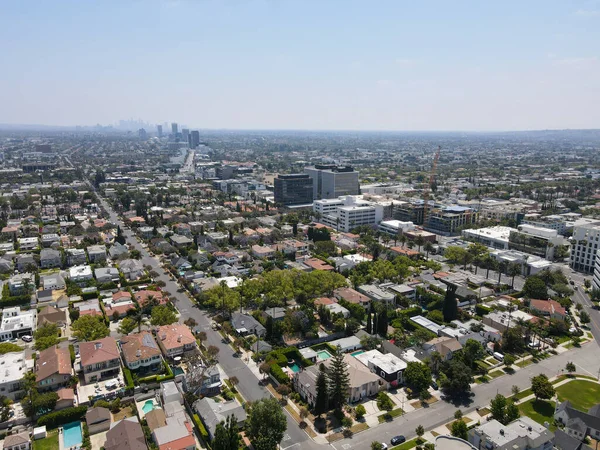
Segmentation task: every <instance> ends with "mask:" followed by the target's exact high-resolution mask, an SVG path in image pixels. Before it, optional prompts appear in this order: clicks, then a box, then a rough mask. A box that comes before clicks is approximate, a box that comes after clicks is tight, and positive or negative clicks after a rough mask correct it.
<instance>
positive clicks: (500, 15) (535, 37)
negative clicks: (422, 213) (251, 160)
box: [0, 0, 600, 131]
mask: <svg viewBox="0 0 600 450" xmlns="http://www.w3.org/2000/svg"><path fill="white" fill-rule="evenodd" d="M0 58H1V59H0V61H1V62H0V123H9V124H44V125H65V126H70V125H94V124H97V123H100V124H104V125H106V124H111V123H115V122H116V121H118V120H119V119H129V118H135V119H138V118H139V119H142V120H144V121H148V122H151V123H163V122H179V123H185V124H188V125H189V126H191V127H194V128H201V129H220V128H227V129H310V130H397V131H417V130H419V131H421V130H465V131H468V130H472V131H485V130H490V131H491V130H530V129H566V128H600V0H581V1H576V0H573V1H570V0H543V1H538V0H527V1H523V0H519V1H512V0H501V1H486V0H478V1H466V0H464V1H463V0H454V1H448V0H440V1H433V0H432V1H426V0H423V1H414V0H410V1H405V0H392V1H387V0H371V1H367V0H364V1H354V0H339V1H338V0H297V1H293V0H256V1H254V0H218V1H216V0H215V1H211V0H137V1H136V0H96V1H92V0H89V1H87V0H85V1H81V0H72V1H66V0H39V1H36V0H24V1H17V0H12V1H6V2H2V8H1V12H0Z"/></svg>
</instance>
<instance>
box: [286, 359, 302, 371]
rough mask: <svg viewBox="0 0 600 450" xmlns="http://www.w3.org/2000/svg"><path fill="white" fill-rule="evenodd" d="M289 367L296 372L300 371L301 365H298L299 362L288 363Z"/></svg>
mask: <svg viewBox="0 0 600 450" xmlns="http://www.w3.org/2000/svg"><path fill="white" fill-rule="evenodd" d="M288 367H289V368H290V369H292V372H294V373H296V372H300V366H299V365H298V363H297V362H295V363H293V364H288Z"/></svg>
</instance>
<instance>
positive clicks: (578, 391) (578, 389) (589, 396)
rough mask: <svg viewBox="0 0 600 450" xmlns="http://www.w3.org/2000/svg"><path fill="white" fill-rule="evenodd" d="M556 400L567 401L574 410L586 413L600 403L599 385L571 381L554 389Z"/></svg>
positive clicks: (583, 381)
mask: <svg viewBox="0 0 600 450" xmlns="http://www.w3.org/2000/svg"><path fill="white" fill-rule="evenodd" d="M556 394H557V395H558V400H559V401H561V402H563V401H565V400H569V401H570V402H571V404H572V405H573V407H574V408H575V409H579V410H580V411H587V410H589V409H590V408H591V407H592V406H594V405H596V404H598V403H600V384H598V383H594V382H593V381H585V380H573V381H571V382H569V383H566V384H563V385H561V386H559V387H557V388H556Z"/></svg>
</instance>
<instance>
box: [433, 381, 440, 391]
mask: <svg viewBox="0 0 600 450" xmlns="http://www.w3.org/2000/svg"><path fill="white" fill-rule="evenodd" d="M431 387H432V388H433V389H435V390H436V391H437V390H438V389H439V388H440V387H439V386H438V384H437V383H436V382H435V380H431Z"/></svg>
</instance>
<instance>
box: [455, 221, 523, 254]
mask: <svg viewBox="0 0 600 450" xmlns="http://www.w3.org/2000/svg"><path fill="white" fill-rule="evenodd" d="M511 231H518V230H517V229H516V228H511V227H501V226H497V227H487V228H479V229H477V230H463V231H462V235H463V237H464V238H465V239H468V240H469V241H473V242H479V243H480V244H483V245H485V246H487V247H491V248H495V249H498V250H508V239H509V237H510V233H511Z"/></svg>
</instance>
